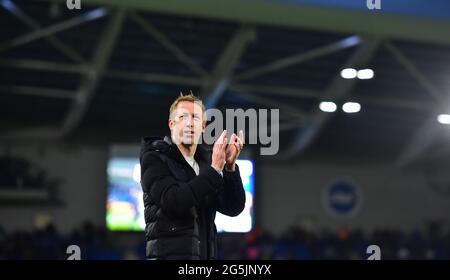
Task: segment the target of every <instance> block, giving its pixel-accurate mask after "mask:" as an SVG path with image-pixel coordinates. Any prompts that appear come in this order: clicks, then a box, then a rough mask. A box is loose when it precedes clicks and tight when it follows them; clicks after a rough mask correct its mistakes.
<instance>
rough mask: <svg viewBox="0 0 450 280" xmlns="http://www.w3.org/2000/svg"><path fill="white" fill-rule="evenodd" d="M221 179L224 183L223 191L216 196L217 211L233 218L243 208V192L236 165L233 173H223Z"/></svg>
mask: <svg viewBox="0 0 450 280" xmlns="http://www.w3.org/2000/svg"><path fill="white" fill-rule="evenodd" d="M223 179H224V182H225V183H224V188H223V190H222V191H221V192H220V193H219V194H218V205H217V211H219V212H220V213H222V214H224V215H227V216H231V217H235V216H237V215H239V214H240V213H241V212H242V211H243V210H244V207H245V191H244V186H243V184H242V179H241V175H240V173H239V167H238V166H237V164H236V170H235V171H234V172H227V171H225V170H224V171H223Z"/></svg>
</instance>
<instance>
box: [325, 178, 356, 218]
mask: <svg viewBox="0 0 450 280" xmlns="http://www.w3.org/2000/svg"><path fill="white" fill-rule="evenodd" d="M322 199H323V204H324V207H325V209H326V210H327V212H329V213H330V214H332V215H333V216H338V217H350V216H353V215H355V214H356V213H357V212H358V210H359V207H360V205H361V199H362V195H361V191H360V189H359V188H358V187H357V186H356V185H355V184H353V183H352V182H350V181H349V180H336V181H334V182H333V183H331V184H330V185H328V186H327V187H326V188H325V189H324V192H323V197H322Z"/></svg>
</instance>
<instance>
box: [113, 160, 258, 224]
mask: <svg viewBox="0 0 450 280" xmlns="http://www.w3.org/2000/svg"><path fill="white" fill-rule="evenodd" d="M237 164H238V165H239V170H240V173H241V178H242V182H243V185H244V189H245V194H246V202H245V209H244V211H242V213H241V214H240V215H239V216H237V217H228V216H225V215H222V214H221V213H219V212H217V213H216V220H215V223H216V227H217V231H218V232H248V231H250V230H251V229H252V225H253V223H252V222H253V197H254V165H253V162H252V161H251V160H247V159H239V160H237ZM140 176H141V169H140V164H139V160H138V159H137V158H130V157H111V158H110V160H109V162H108V167H107V177H108V193H107V196H108V197H107V208H106V225H107V228H108V229H109V230H113V231H142V230H144V228H145V220H144V203H143V199H142V196H143V192H142V188H141V185H140V180H141V178H140Z"/></svg>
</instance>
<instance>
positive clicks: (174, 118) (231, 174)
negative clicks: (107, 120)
mask: <svg viewBox="0 0 450 280" xmlns="http://www.w3.org/2000/svg"><path fill="white" fill-rule="evenodd" d="M205 115H206V114H205V107H204V105H203V103H202V102H201V100H200V99H198V98H197V97H195V96H194V95H192V93H191V94H190V95H185V96H183V94H181V95H180V97H178V98H177V99H176V100H175V101H174V102H173V104H172V106H171V107H170V113H169V128H170V132H171V137H167V136H166V137H165V138H159V137H144V138H143V140H142V147H141V153H140V163H141V185H142V189H143V191H144V206H145V223H146V227H145V236H146V240H147V248H146V255H147V258H148V259H166V260H170V259H215V258H217V241H216V235H217V229H216V226H215V224H214V219H215V216H216V211H219V212H220V213H222V214H225V215H228V216H237V215H239V214H240V213H241V212H242V210H243V209H244V206H245V192H244V188H243V185H242V181H241V177H240V174H239V167H238V166H237V164H236V159H237V158H238V156H239V153H240V152H241V150H242V147H243V133H242V131H240V133H239V137H238V136H237V135H236V134H234V133H233V135H232V136H231V139H230V141H229V142H227V136H226V131H224V132H223V133H222V134H221V135H220V137H219V138H218V139H217V140H216V142H215V143H214V146H213V151H212V155H211V154H210V153H208V152H207V151H206V150H205V149H204V148H202V147H201V146H198V140H199V139H200V136H201V134H202V133H203V132H204V130H205V126H206V116H205Z"/></svg>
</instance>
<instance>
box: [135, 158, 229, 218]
mask: <svg viewBox="0 0 450 280" xmlns="http://www.w3.org/2000/svg"><path fill="white" fill-rule="evenodd" d="M156 153H158V152H156V151H149V152H146V153H144V154H143V155H142V156H141V159H140V162H141V185H142V189H143V190H144V192H146V193H148V194H149V195H150V197H151V199H152V200H153V201H154V203H155V204H156V205H157V206H159V207H161V208H162V209H163V211H164V212H166V213H167V214H169V215H172V216H182V215H185V214H186V213H187V211H189V209H190V208H191V207H192V206H198V205H199V204H200V203H201V202H202V201H204V198H205V197H206V196H207V195H209V194H217V193H219V192H220V190H221V189H222V188H223V185H224V180H223V179H222V177H221V176H220V174H219V173H217V171H216V170H214V168H212V167H209V168H205V169H204V170H202V172H201V173H200V174H199V175H198V176H196V177H195V178H194V179H192V180H191V181H189V182H180V181H177V180H176V178H174V177H173V175H172V174H171V173H170V171H169V167H168V166H167V164H166V163H164V162H163V161H162V160H161V158H160V157H159V156H158V155H157V154H156Z"/></svg>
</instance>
